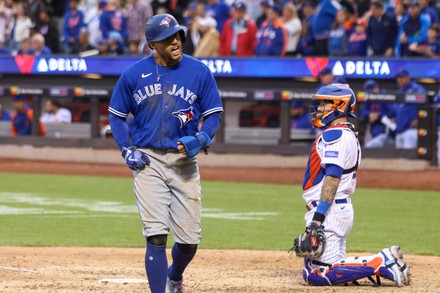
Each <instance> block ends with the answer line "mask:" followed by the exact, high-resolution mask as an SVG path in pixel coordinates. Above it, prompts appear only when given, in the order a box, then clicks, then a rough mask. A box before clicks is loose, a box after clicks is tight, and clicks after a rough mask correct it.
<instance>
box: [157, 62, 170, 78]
mask: <svg viewBox="0 0 440 293" xmlns="http://www.w3.org/2000/svg"><path fill="white" fill-rule="evenodd" d="M155 63H156V74H157V80H156V81H159V80H160V77H161V76H163V75H165V74H168V72H164V73H162V74H159V66H158V65H157V62H155Z"/></svg>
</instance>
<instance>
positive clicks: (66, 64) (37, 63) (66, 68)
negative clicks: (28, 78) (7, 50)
mask: <svg viewBox="0 0 440 293" xmlns="http://www.w3.org/2000/svg"><path fill="white" fill-rule="evenodd" d="M14 59H15V64H16V65H17V67H18V69H19V70H20V72H21V73H22V74H31V73H66V72H87V63H86V60H85V59H84V58H76V57H75V58H63V57H47V58H46V57H36V56H32V55H16V56H15V57H14Z"/></svg>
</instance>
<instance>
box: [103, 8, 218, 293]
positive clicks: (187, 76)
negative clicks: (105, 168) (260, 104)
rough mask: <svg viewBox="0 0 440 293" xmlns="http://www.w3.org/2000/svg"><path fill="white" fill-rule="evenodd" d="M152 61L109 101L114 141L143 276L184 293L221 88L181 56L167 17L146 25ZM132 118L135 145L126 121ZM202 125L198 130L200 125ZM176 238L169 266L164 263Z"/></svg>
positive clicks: (179, 35)
mask: <svg viewBox="0 0 440 293" xmlns="http://www.w3.org/2000/svg"><path fill="white" fill-rule="evenodd" d="M145 36H146V39H147V42H148V44H149V46H150V48H151V49H153V50H155V53H154V54H153V55H150V56H148V57H146V58H144V59H142V60H140V61H138V62H137V63H135V64H133V65H131V66H129V67H128V68H127V69H126V70H125V71H124V72H123V73H122V75H121V77H120V78H119V80H118V82H117V83H116V86H115V88H114V92H113V95H112V98H111V101H110V106H109V112H110V114H109V119H110V126H111V128H112V133H113V136H114V138H115V140H116V142H117V144H118V146H119V148H120V150H121V152H122V156H123V157H124V159H125V161H126V163H127V165H128V167H129V168H130V169H132V173H133V179H134V193H135V195H136V203H137V207H138V209H139V213H140V218H141V221H142V225H143V234H144V237H145V238H146V242H147V243H146V246H147V248H146V254H145V269H146V274H147V277H148V282H149V285H150V290H151V292H153V293H164V292H165V289H166V287H168V292H173V293H176V292H183V283H182V281H183V272H184V270H185V268H186V267H187V265H188V264H189V263H190V262H191V260H192V259H193V257H194V255H195V254H196V250H197V245H198V243H199V242H200V238H201V211H202V203H201V200H202V193H201V184H200V173H199V167H198V165H197V160H196V155H197V154H198V153H199V152H200V151H202V150H206V149H207V148H208V147H209V145H210V144H211V139H212V138H213V137H214V135H215V133H216V132H217V130H218V128H219V126H220V115H221V112H222V111H223V106H222V102H221V99H220V96H219V92H218V88H217V84H216V81H215V79H214V77H213V75H212V73H211V71H210V70H209V69H208V67H207V66H205V65H204V64H203V63H201V62H200V61H198V60H197V59H195V58H192V57H190V56H187V55H184V54H183V53H182V42H184V41H185V32H184V28H183V27H182V26H180V25H179V24H178V23H177V21H176V19H175V18H174V17H173V16H171V15H169V14H157V15H154V16H152V17H151V18H150V19H149V20H148V21H147V23H146V25H145ZM129 113H131V114H132V115H133V116H134V126H133V130H132V140H131V142H130V139H129V130H128V126H127V122H126V118H127V116H128V115H129ZM202 120H203V124H202V125H201V127H200V128H199V122H200V121H202ZM170 231H171V232H172V233H173V236H174V240H175V244H174V246H173V248H172V253H171V254H172V264H171V265H170V266H168V263H167V256H166V243H167V236H168V234H169V233H170Z"/></svg>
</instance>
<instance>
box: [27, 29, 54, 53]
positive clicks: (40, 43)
mask: <svg viewBox="0 0 440 293" xmlns="http://www.w3.org/2000/svg"><path fill="white" fill-rule="evenodd" d="M26 54H28V55H35V56H40V55H51V54H52V50H51V49H50V48H49V47H48V46H46V44H45V40H44V37H43V36H42V35H41V34H34V35H33V36H32V39H31V48H30V49H29V50H28V51H27V52H26Z"/></svg>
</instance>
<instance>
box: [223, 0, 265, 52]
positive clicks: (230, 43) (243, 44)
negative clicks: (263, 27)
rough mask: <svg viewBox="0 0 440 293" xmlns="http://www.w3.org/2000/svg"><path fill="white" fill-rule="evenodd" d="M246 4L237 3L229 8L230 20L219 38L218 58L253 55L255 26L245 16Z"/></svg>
mask: <svg viewBox="0 0 440 293" xmlns="http://www.w3.org/2000/svg"><path fill="white" fill-rule="evenodd" d="M246 8H247V7H246V4H245V3H244V2H242V1H237V2H235V3H234V4H232V6H231V18H229V19H228V20H227V21H226V23H225V25H224V26H223V31H222V34H221V36H220V52H219V53H220V56H240V57H250V56H253V55H254V50H255V37H256V35H257V30H258V29H257V25H256V24H255V22H254V21H253V20H252V19H250V18H249V17H248V16H247V14H246Z"/></svg>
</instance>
